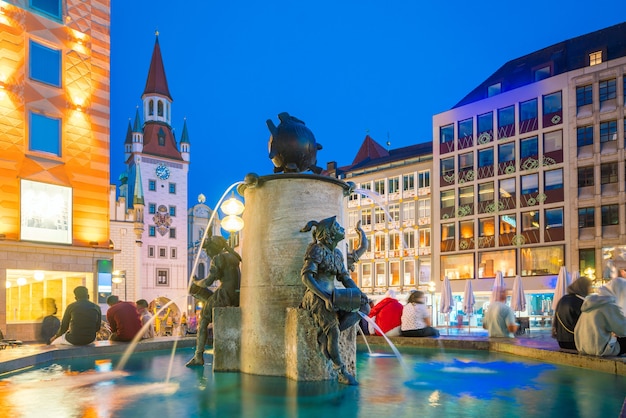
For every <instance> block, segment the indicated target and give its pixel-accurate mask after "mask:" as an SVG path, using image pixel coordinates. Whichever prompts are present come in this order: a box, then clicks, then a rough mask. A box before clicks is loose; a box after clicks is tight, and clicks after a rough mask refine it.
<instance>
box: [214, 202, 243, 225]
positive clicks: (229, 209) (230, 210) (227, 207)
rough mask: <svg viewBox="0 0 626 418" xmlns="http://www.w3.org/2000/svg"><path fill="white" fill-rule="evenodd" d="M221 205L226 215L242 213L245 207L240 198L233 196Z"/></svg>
mask: <svg viewBox="0 0 626 418" xmlns="http://www.w3.org/2000/svg"><path fill="white" fill-rule="evenodd" d="M220 207H221V209H222V212H224V213H225V214H226V215H241V214H242V213H243V210H244V209H245V207H244V205H243V203H242V202H241V201H240V200H238V199H235V197H231V198H230V199H228V200H226V201H225V202H224V203H222V206H220ZM226 230H227V231H228V229H226ZM237 231H238V230H237Z"/></svg>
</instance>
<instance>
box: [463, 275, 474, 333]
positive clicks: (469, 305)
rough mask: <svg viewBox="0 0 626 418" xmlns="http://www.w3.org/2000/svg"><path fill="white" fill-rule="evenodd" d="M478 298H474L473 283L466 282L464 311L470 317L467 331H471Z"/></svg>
mask: <svg viewBox="0 0 626 418" xmlns="http://www.w3.org/2000/svg"><path fill="white" fill-rule="evenodd" d="M475 303H476V298H475V297H474V289H472V281H471V280H466V281H465V291H464V292H463V310H464V311H465V313H466V314H467V316H468V320H467V331H468V332H469V330H470V323H471V322H472V314H473V313H474V304H475Z"/></svg>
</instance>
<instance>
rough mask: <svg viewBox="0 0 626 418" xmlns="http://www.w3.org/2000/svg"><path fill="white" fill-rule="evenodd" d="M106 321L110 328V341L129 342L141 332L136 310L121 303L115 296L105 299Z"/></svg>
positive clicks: (130, 305)
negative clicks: (107, 308)
mask: <svg viewBox="0 0 626 418" xmlns="http://www.w3.org/2000/svg"><path fill="white" fill-rule="evenodd" d="M107 305H109V310H108V311H107V321H109V326H110V327H111V336H110V337H109V339H110V340H111V341H122V342H129V341H132V339H133V338H135V335H137V333H138V332H139V331H140V330H141V319H139V313H138V312H137V308H136V307H135V305H133V304H132V303H130V302H122V301H120V299H119V297H117V296H116V295H111V296H109V297H108V298H107Z"/></svg>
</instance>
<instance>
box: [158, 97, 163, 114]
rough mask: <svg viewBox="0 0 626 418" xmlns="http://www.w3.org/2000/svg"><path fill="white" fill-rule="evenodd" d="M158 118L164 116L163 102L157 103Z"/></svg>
mask: <svg viewBox="0 0 626 418" xmlns="http://www.w3.org/2000/svg"><path fill="white" fill-rule="evenodd" d="M157 116H163V102H162V101H161V100H159V101H158V102H157Z"/></svg>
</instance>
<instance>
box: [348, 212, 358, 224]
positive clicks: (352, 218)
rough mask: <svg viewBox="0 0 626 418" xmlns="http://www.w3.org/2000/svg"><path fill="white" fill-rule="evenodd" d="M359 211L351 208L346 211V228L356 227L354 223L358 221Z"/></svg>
mask: <svg viewBox="0 0 626 418" xmlns="http://www.w3.org/2000/svg"><path fill="white" fill-rule="evenodd" d="M359 215H360V214H359V211H356V210H351V211H350V212H348V228H354V227H356V223H357V222H358V221H359Z"/></svg>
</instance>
